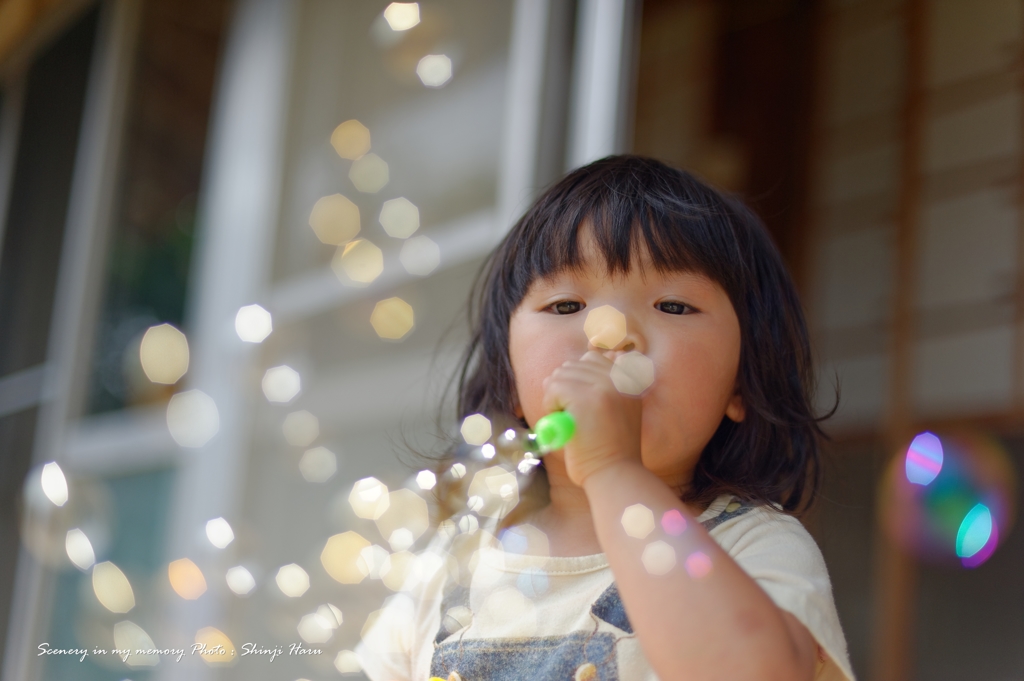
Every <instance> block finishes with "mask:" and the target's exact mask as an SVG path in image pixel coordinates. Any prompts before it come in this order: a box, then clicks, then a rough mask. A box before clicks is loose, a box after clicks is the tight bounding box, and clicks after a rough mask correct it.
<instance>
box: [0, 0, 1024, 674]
mask: <svg viewBox="0 0 1024 681" xmlns="http://www.w3.org/2000/svg"><path fill="white" fill-rule="evenodd" d="M1022 77H1024V2H1022V1H1021V0H827V1H825V0H822V1H818V2H812V1H811V0H643V2H642V3H641V2H640V0H514V1H513V0H424V1H423V2H419V3H404V4H400V3H392V4H390V5H389V3H387V2H384V1H382V0H381V1H378V0H360V1H358V2H356V1H354V0H0V239H2V255H0V655H2V679H3V681H21V680H23V679H24V680H28V679H48V680H49V679H53V680H58V679H76V680H79V679H96V680H100V679H110V680H114V681H116V680H118V679H125V678H130V679H134V680H136V681H139V680H144V679H154V680H156V679H160V680H164V679H167V680H171V679H186V678H187V679H243V678H244V679H311V680H319V679H330V678H339V677H340V676H342V675H345V676H347V677H348V678H360V673H359V670H358V665H356V664H354V663H353V660H352V656H351V654H350V653H348V652H346V651H350V650H351V649H352V648H353V647H354V646H355V644H356V643H357V642H358V640H359V636H360V631H361V630H362V628H363V626H364V624H365V622H366V621H367V617H368V615H369V614H370V613H371V611H373V610H374V609H376V608H377V607H379V604H380V602H381V600H382V599H383V598H384V597H385V596H386V595H387V594H389V593H391V591H392V590H393V589H396V588H398V585H397V583H396V577H395V575H398V574H400V572H401V570H400V564H401V563H402V561H403V560H404V559H405V557H407V556H409V555H410V554H409V553H408V552H407V549H410V548H411V547H412V548H415V547H418V546H421V545H422V541H419V537H420V535H422V534H423V529H422V525H424V523H425V520H424V518H425V516H426V513H427V510H426V508H427V507H426V504H425V503H422V502H420V501H418V500H419V499H421V498H423V497H424V496H425V495H426V488H429V487H430V485H431V479H429V477H428V478H424V477H423V476H419V477H417V476H416V471H417V470H418V469H419V468H424V467H425V464H424V463H423V462H422V461H417V460H416V458H415V456H414V455H413V454H411V452H414V451H420V450H423V451H427V450H430V449H431V448H432V447H436V445H437V443H438V442H439V441H440V440H439V438H440V437H441V436H443V435H444V434H445V433H447V434H449V435H450V434H451V433H456V434H457V429H458V425H459V424H457V423H454V422H452V421H451V419H452V417H453V414H452V413H450V412H449V413H448V414H447V418H448V419H449V421H444V420H443V419H442V420H441V421H440V422H439V421H438V411H439V409H443V408H444V406H445V405H446V404H449V405H450V402H446V401H445V395H444V387H445V385H446V381H447V378H448V377H449V376H450V373H451V371H452V370H453V369H454V367H455V362H456V359H457V357H458V354H459V352H460V351H461V349H462V345H463V342H464V340H465V338H466V327H465V318H464V303H465V300H466V297H467V295H468V293H469V290H470V287H471V285H472V282H473V277H474V275H475V273H476V272H477V270H478V268H479V266H480V264H481V262H482V259H483V258H484V256H485V255H486V254H487V253H488V252H489V250H490V249H491V248H492V247H493V246H494V245H495V244H496V243H497V241H498V240H499V239H500V238H501V236H502V234H503V233H504V232H505V230H507V229H508V227H509V225H510V224H511V223H512V222H514V220H515V219H516V218H517V217H518V215H520V214H521V213H522V211H523V210H525V208H526V207H527V206H528V205H529V202H530V201H531V200H532V198H533V197H535V196H536V195H537V194H538V192H539V191H540V190H541V189H542V188H543V187H545V186H546V185H547V184H549V183H550V182H552V181H553V180H555V179H556V178H558V177H559V176H560V175H561V174H562V173H564V172H565V171H566V170H567V169H571V168H574V167H576V166H578V165H581V164H583V163H585V162H587V161H590V160H593V159H596V158H600V157H602V156H605V155H607V154H610V153H617V152H630V151H631V152H635V153H640V154H647V155H651V156H655V157H658V158H661V159H663V160H666V161H668V162H671V163H673V164H676V165H679V166H681V167H684V168H688V169H691V170H693V171H694V172H697V173H699V174H700V175H702V176H704V177H705V178H707V179H708V180H710V181H711V182H713V183H714V184H716V185H718V186H720V187H722V188H725V189H728V190H731V191H735V192H738V193H739V194H741V195H742V196H743V197H744V198H745V199H746V200H747V201H749V202H750V204H751V205H752V206H753V207H754V208H755V209H756V210H757V211H758V213H759V214H760V215H761V216H762V217H763V219H764V220H765V222H766V224H767V225H768V227H769V229H770V230H771V232H772V234H773V235H774V237H775V239H776V241H777V243H778V245H779V247H780V249H781V251H782V253H783V254H784V256H785V258H786V260H787V262H788V264H789V266H790V268H791V270H792V272H793V274H794V277H795V279H796V281H797V282H798V286H799V289H800V292H801V295H802V296H803V301H804V305H805V309H806V310H807V314H808V317H809V321H810V325H811V328H812V333H813V339H814V349H815V354H816V357H817V360H818V364H819V368H820V372H821V385H820V390H819V393H820V394H819V404H820V406H821V408H822V409H828V408H829V407H830V406H831V404H832V402H833V400H834V396H835V388H836V386H838V387H839V388H840V390H841V399H840V405H839V409H838V411H837V412H836V415H835V416H834V418H832V419H831V420H829V421H828V423H827V426H826V430H827V431H828V433H829V435H830V436H831V438H832V440H831V442H830V443H829V444H828V446H827V468H826V483H825V488H824V493H823V496H822V499H821V501H820V503H819V504H818V505H817V507H816V508H815V509H814V511H813V512H812V513H811V514H810V515H809V516H808V517H806V518H805V519H804V521H805V523H806V524H807V525H808V527H809V528H810V529H811V530H812V532H813V533H814V534H815V536H816V538H817V540H818V541H819V544H820V545H821V547H822V550H823V552H824V554H825V557H826V560H827V562H828V566H829V570H830V573H831V576H832V579H833V585H834V590H835V598H836V603H837V606H838V608H839V613H840V617H841V619H842V624H843V627H844V630H845V632H846V636H847V640H848V642H849V646H850V654H851V658H852V662H853V666H854V669H855V671H856V672H857V674H858V677H859V678H862V679H872V680H891V681H896V680H902V679H922V680H924V679H927V680H929V681H941V680H945V679H949V680H954V679H955V680H960V679H983V680H990V681H1008V680H1009V679H1021V678H1024V645H1022V643H1024V538H1022V534H1021V532H1020V531H1019V529H1018V530H1016V531H1014V529H1013V527H1012V525H1013V521H1014V518H1015V511H1014V510H1013V494H1014V492H1013V490H1014V488H1015V487H1016V486H1017V485H1018V483H1019V482H1020V478H1019V476H1020V472H1021V471H1022V470H1024V239H1021V237H1020V235H1021V233H1022V229H1024V214H1022V212H1021V211H1022V207H1024V193H1022V191H1021V190H1022V188H1024V155H1022V148H1021V140H1022V132H1024V110H1022V103H1021V98H1022V93H1024V78H1022ZM926 429H930V430H934V431H935V432H942V433H945V432H954V431H955V432H967V431H969V432H971V433H974V434H975V435H972V437H975V439H974V440H971V439H968V440H967V441H966V442H968V444H967V445H964V446H962V447H961V448H960V451H962V452H965V454H963V457H964V458H965V460H967V461H968V462H970V461H980V462H981V463H979V464H977V466H975V467H976V468H977V467H980V468H981V469H984V470H987V471H989V473H987V474H984V475H982V474H979V475H980V477H978V476H975V478H977V479H976V480H975V482H977V480H981V482H977V484H976V485H975V486H976V487H978V486H980V487H978V489H982V488H985V489H989V491H990V492H991V493H992V494H994V495H995V497H998V499H997V502H998V503H997V504H996V506H999V508H998V509H997V508H996V506H993V503H990V502H986V503H988V504H989V507H991V508H992V509H993V510H992V513H991V514H990V515H989V516H988V521H987V522H988V525H984V523H981V524H978V523H977V522H975V524H974V525H972V526H971V527H967V525H968V521H969V520H970V519H971V518H973V519H974V520H973V521H971V522H974V521H976V520H978V518H979V516H978V515H977V513H975V511H976V510H977V508H976V507H975V508H974V509H973V510H972V511H971V513H974V515H970V514H968V516H966V517H965V516H964V514H963V512H962V509H963V508H968V507H969V506H963V505H962V503H961V506H962V509H961V511H960V512H959V515H957V516H956V518H955V520H956V522H957V523H960V522H961V519H962V522H963V524H962V525H961V527H960V530H961V536H959V537H958V540H957V541H958V543H957V554H958V555H959V556H961V557H963V556H964V555H966V553H970V551H969V550H968V549H964V551H965V552H966V553H961V548H962V546H961V545H962V544H963V543H964V542H965V541H966V542H967V543H970V541H972V540H971V536H973V537H974V540H975V543H976V544H977V546H979V547H980V546H981V545H982V544H984V545H985V546H986V547H989V548H986V549H985V550H984V551H981V552H980V553H977V554H976V555H977V556H980V559H978V560H974V561H973V562H971V561H968V559H967V558H964V560H963V561H962V562H961V561H957V560H945V559H942V557H941V556H940V557H939V559H935V557H934V556H930V555H929V554H928V553H927V552H923V551H921V550H919V548H920V547H917V546H915V545H914V542H912V541H908V540H907V539H906V537H907V536H908V535H907V534H906V533H905V532H904V533H903V534H901V533H900V532H899V531H892V530H889V529H887V528H888V527H889V526H890V525H892V524H893V523H892V522H891V521H892V520H893V514H897V513H899V509H900V508H904V507H901V506H900V504H899V503H898V501H899V498H902V497H899V494H900V492H899V489H902V488H901V487H900V485H899V484H896V483H894V482H892V480H893V479H894V478H893V475H894V474H893V471H894V470H897V469H898V471H902V470H903V469H902V468H900V466H902V465H903V463H902V462H903V458H902V457H903V455H904V453H906V451H907V449H906V448H907V445H908V443H909V442H910V440H911V438H912V437H913V436H914V434H915V433H918V432H921V431H924V430H926ZM979 433H980V435H978V434H979ZM978 437H980V438H982V439H984V441H985V442H984V444H980V445H978V444H971V443H972V442H979V441H980V440H978V439H977V438H978ZM985 438H987V439H985ZM914 442H915V446H917V444H918V443H919V441H918V440H915V441H914ZM920 442H923V443H924V444H922V445H921V446H922V447H924V446H925V445H927V442H925V441H923V440H922V441H920ZM925 449H927V448H925ZM925 449H921V451H925ZM912 451H916V450H912ZM928 451H931V450H928ZM950 451H952V450H950ZM922 456H924V458H923V459H922V458H919V459H915V461H918V462H919V463H920V461H924V462H925V464H927V462H928V461H931V460H932V459H928V456H930V455H929V454H928V453H927V451H925V454H923V455H922ZM951 456H952V454H947V460H949V461H952V460H953V459H952V458H950V457H951ZM940 457H941V454H940ZM986 462H988V463H986ZM992 462H994V463H992ZM915 465H916V464H915ZM972 465H973V464H972ZM939 466H940V467H941V458H940V459H939ZM925 469H927V466H925ZM925 469H913V470H914V471H919V470H925ZM961 469H962V470H968V469H970V466H967V468H963V467H961ZM961 469H956V470H961ZM944 470H954V469H952V468H950V466H947V468H946V469H944ZM993 471H994V472H993ZM954 473H955V470H954V472H953V473H950V475H953V474H954ZM965 475H966V474H965ZM986 475H987V477H986ZM369 476H373V479H372V480H367V478H368V477H369ZM896 477H897V478H898V477H899V476H896ZM906 477H907V478H908V479H910V481H911V482H912V483H914V484H918V485H921V484H924V485H927V484H928V482H927V480H930V478H928V477H927V476H925V478H924V480H925V482H923V483H922V481H921V479H920V478H917V479H916V482H915V478H914V477H913V476H912V467H911V457H910V456H909V455H908V456H907V458H906ZM934 477H935V476H934V475H932V476H931V478H934ZM968 477H969V476H968ZM972 479H974V478H972ZM356 481H362V482H360V483H359V484H358V486H357V487H356V488H355V491H354V493H353V485H354V484H355V483H356ZM965 484H966V483H965ZM972 484H973V483H972ZM986 485H987V486H988V487H987V488H986V487H985V486H986ZM904 486H905V485H904ZM961 487H962V486H961ZM958 489H960V488H958ZM982 491H984V490H982ZM350 493H353V494H354V496H352V497H351V498H350ZM979 494H980V492H979ZM961 496H962V495H961ZM976 496H977V495H976ZM982 497H984V495H982ZM982 497H978V498H982ZM995 497H994V498H995ZM972 498H973V497H972ZM382 499H383V500H385V501H387V500H390V506H391V508H392V511H393V512H392V514H391V515H388V512H387V511H386V510H382V509H384V508H385V507H386V506H387V504H386V503H385V505H384V506H383V507H382V506H381V503H380V500H382ZM893 499H896V501H893ZM922 503H923V502H922ZM958 503H959V502H958ZM971 503H973V501H972V502H971ZM999 504H1001V505H999ZM979 505H980V504H979ZM954 506H955V504H954ZM928 508H931V507H928ZM944 508H947V510H948V508H950V506H949V504H948V503H947V504H946V506H945V507H944ZM925 510H926V511H927V508H926V509H925ZM399 512H400V517H399V516H396V515H395V514H396V513H399ZM951 512H952V511H951ZM947 515H948V514H947ZM901 518H902V516H901ZM374 519H376V522H375V520H374ZM982 520H984V518H982ZM997 525H998V532H997V531H996V526H997ZM396 528H398V530H401V531H396ZM965 528H966V529H965ZM971 528H974V529H971ZM978 528H981V529H980V530H979V529H978ZM986 528H987V529H986ZM965 532H966V534H964V533H965ZM971 532H975V535H971ZM977 532H982V535H977ZM346 533H348V534H346ZM968 535H970V536H968ZM976 535H977V536H976ZM997 535H998V536H997ZM978 536H980V537H981V539H980V540H978ZM901 537H902V539H901ZM965 537H967V539H965ZM329 538H330V539H329ZM417 542H418V543H417ZM979 542H980V543H979ZM997 544H998V546H997ZM993 549H994V550H993ZM971 550H973V551H980V549H978V548H975V549H971ZM354 556H359V558H358V560H356V558H355V557H354ZM947 558H948V557H947ZM979 560H980V563H979ZM389 574H390V575H391V577H390V578H389V576H388V575H389ZM299 641H301V642H303V645H304V646H305V647H306V648H318V649H320V650H322V653H321V654H320V655H306V656H296V655H288V654H284V655H282V656H280V657H277V658H276V659H275V660H274V661H273V662H270V661H269V656H253V657H246V658H236V659H234V660H231V659H228V660H227V661H226V664H225V663H223V662H224V660H223V659H217V658H210V659H208V660H207V662H208V663H206V664H204V663H203V662H201V661H199V659H198V658H196V657H194V656H190V655H186V656H185V658H184V659H182V660H181V662H175V661H174V658H173V657H168V656H161V657H152V658H147V657H145V656H141V657H140V656H136V657H133V658H129V662H130V663H131V664H126V663H124V662H122V661H121V660H120V659H118V658H117V657H116V656H113V655H90V656H88V657H87V658H86V659H85V661H82V662H79V661H78V658H77V657H72V656H56V655H54V656H40V655H39V654H38V649H37V646H38V645H39V644H40V643H42V642H48V643H49V644H50V646H51V647H52V648H65V649H67V648H88V649H89V650H92V649H93V648H102V649H107V650H110V649H113V648H115V647H116V648H123V647H126V646H131V647H132V648H146V647H157V648H162V649H163V648H179V647H180V648H186V649H190V647H191V645H192V644H193V643H194V642H204V643H207V644H209V645H210V646H215V645H217V644H222V645H224V646H225V647H226V649H230V648H231V647H234V648H235V649H236V650H238V651H240V650H241V646H242V645H243V643H246V642H255V643H257V644H259V645H261V646H264V647H267V648H273V647H275V646H278V645H281V646H284V647H285V653H287V652H288V651H287V646H288V645H289V644H291V643H294V642H299ZM254 657H256V658H257V659H253V658H254Z"/></svg>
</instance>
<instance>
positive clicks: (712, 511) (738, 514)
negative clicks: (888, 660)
mask: <svg viewBox="0 0 1024 681" xmlns="http://www.w3.org/2000/svg"><path fill="white" fill-rule="evenodd" d="M698 520H699V521H700V522H701V523H702V524H703V525H704V527H705V528H706V529H707V530H708V532H709V533H710V535H711V537H712V538H713V539H714V540H715V541H716V542H718V544H719V546H721V547H722V549H723V550H724V551H725V552H726V553H728V554H729V555H730V556H731V557H732V558H733V560H735V561H736V563H737V564H739V565H740V567H742V568H743V569H744V570H745V571H746V572H747V574H749V575H750V576H751V577H752V578H753V579H754V580H755V581H756V582H757V583H758V584H759V585H760V586H761V588H762V589H764V591H765V592H766V593H767V594H768V596H769V597H770V598H771V599H772V600H773V601H774V602H775V604H776V605H777V606H778V607H779V608H781V609H782V610H785V611H787V612H790V613H792V614H793V615H794V616H795V617H796V618H797V619H798V620H799V621H800V622H801V623H802V624H803V625H804V626H805V627H807V630H808V631H809V632H810V633H811V635H812V636H813V637H814V639H815V641H816V642H817V644H818V652H819V655H818V659H819V662H818V666H817V672H816V675H815V679H816V680H817V681H842V680H844V679H845V680H847V681H853V672H852V671H851V668H850V662H849V659H848V656H847V651H846V640H845V638H844V637H843V631H842V628H841V627H840V624H839V617H838V615H837V613H836V609H835V604H834V602H833V600H832V587H831V584H830V582H829V578H828V571H827V569H826V567H825V562H824V560H823V559H822V556H821V552H820V551H819V549H818V547H817V545H816V544H815V543H814V540H813V539H812V538H811V536H810V534H809V533H808V532H807V530H806V529H804V527H803V525H801V524H800V522H799V521H798V520H796V519H795V518H793V517H791V516H787V515H784V514H782V513H780V512H777V511H774V510H772V509H769V508H765V507H757V506H751V505H747V504H743V503H740V502H739V501H736V500H733V499H732V498H731V497H729V496H721V497H719V498H718V499H716V500H715V501H714V502H713V503H712V504H711V505H710V506H709V507H708V508H707V510H706V511H705V512H704V513H702V514H701V516H700V517H699V518H698ZM470 537H472V538H473V539H472V540H470ZM488 538H489V535H487V533H486V532H484V531H482V530H478V531H477V532H476V533H474V534H473V535H460V536H459V537H457V538H456V541H455V545H454V546H450V547H447V550H446V551H442V550H441V549H440V546H439V545H438V544H435V546H434V547H433V548H432V549H428V552H431V555H432V556H434V557H435V558H434V560H433V564H434V565H433V567H434V568H435V569H434V571H433V574H432V576H431V578H429V579H427V580H425V581H422V582H420V583H419V584H418V585H417V586H416V587H414V588H412V589H410V590H409V591H407V592H405V593H401V594H397V595H396V596H393V597H392V598H391V599H390V600H389V602H388V604H387V606H386V607H385V608H384V610H383V612H382V613H381V615H380V617H379V618H378V620H377V622H376V623H375V624H374V625H373V626H372V627H371V628H370V630H369V631H368V632H367V633H366V636H365V637H364V639H363V642H362V643H361V644H360V645H359V647H358V648H357V654H358V655H359V658H360V661H361V663H362V665H363V669H364V671H365V672H366V674H367V675H368V676H369V678H370V679H372V680H373V681H426V680H427V679H428V678H430V677H432V676H438V677H441V678H445V679H447V678H448V677H449V674H450V673H451V672H457V673H458V675H459V677H460V678H461V679H462V680H463V681H478V680H483V679H486V680H487V681H527V680H530V681H533V680H534V679H567V680H568V679H577V680H582V679H594V680H595V681H596V680H597V679H600V680H601V681H616V680H618V679H622V680H623V681H626V680H629V681H633V680H636V681H641V680H643V681H656V679H657V677H656V676H655V674H654V672H653V671H652V670H651V668H650V665H649V664H648V662H647V659H646V658H645V656H644V654H643V651H642V650H641V648H640V643H639V641H638V640H637V638H636V636H635V634H634V633H633V629H632V627H631V625H630V623H629V619H628V617H627V616H626V613H625V610H624V608H623V605H622V601H621V600H620V599H619V595H618V590H617V588H616V587H615V582H614V578H613V575H612V571H611V568H610V567H609V566H608V561H607V560H606V558H605V556H604V554H596V555H592V556H578V557H556V558H544V557H538V556H533V555H522V554H517V553H513V552H511V551H508V550H503V549H502V548H501V545H500V544H497V543H496V542H494V541H493V538H491V541H488ZM506 544H507V542H506ZM506 548H508V547H507V546H506ZM477 549H478V550H477ZM449 553H451V554H456V555H458V554H460V553H461V555H462V558H463V560H462V561H461V563H462V569H461V571H460V569H459V568H457V567H455V566H456V565H457V561H451V560H450V559H449V557H448V556H449ZM427 562H428V563H429V562H430V561H427ZM460 581H461V584H460ZM666 605H669V604H666Z"/></svg>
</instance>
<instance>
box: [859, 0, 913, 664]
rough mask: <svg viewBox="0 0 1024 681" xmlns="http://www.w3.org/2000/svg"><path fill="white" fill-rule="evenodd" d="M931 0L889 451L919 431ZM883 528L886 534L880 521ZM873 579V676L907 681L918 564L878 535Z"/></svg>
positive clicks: (906, 186) (904, 238)
mask: <svg viewBox="0 0 1024 681" xmlns="http://www.w3.org/2000/svg"><path fill="white" fill-rule="evenodd" d="M926 1H927V0H906V4H905V5H904V31H905V40H906V48H907V49H906V55H907V56H906V59H907V61H906V92H905V100H904V107H903V112H902V121H901V132H902V138H903V156H902V162H901V168H900V175H901V177H900V197H899V207H898V211H899V212H898V215H897V222H896V244H895V245H896V258H895V263H896V272H895V276H894V283H895V289H894V291H893V318H892V339H891V343H892V344H891V354H890V385H889V389H890V403H889V420H888V422H887V423H886V429H885V437H884V444H885V447H886V449H887V451H888V452H893V453H895V452H897V451H898V450H899V448H901V447H902V446H905V445H906V443H907V441H908V440H909V439H910V436H911V434H912V432H913V430H912V429H913V425H914V414H913V391H912V383H913V363H914V335H915V333H914V331H915V319H914V317H915V310H914V307H915V306H914V301H915V298H916V290H915V289H916V283H917V266H916V265H917V262H916V260H917V258H916V250H917V230H918V224H919V221H920V215H921V201H922V183H923V177H922V172H921V167H922V163H921V161H922V155H923V135H924V123H925V55H926V54H927V52H926V50H927V22H926V12H927V6H926V4H925V3H926ZM877 527H879V528H881V523H878V525H877ZM877 546H878V547H879V551H878V554H877V560H876V572H875V574H876V579H875V598H876V601H875V627H874V636H875V638H874V646H873V659H872V669H871V678H872V679H873V680H874V681H906V680H907V679H909V678H910V677H911V673H912V669H911V665H912V659H913V655H912V654H913V648H914V640H915V637H914V624H915V623H914V616H915V605H916V600H917V599H916V591H917V588H916V587H917V564H916V562H915V560H914V559H913V557H912V556H910V555H909V554H907V553H906V552H905V551H904V550H903V549H902V547H900V546H899V545H897V544H895V543H893V542H891V541H889V539H888V538H887V537H886V536H885V534H884V533H882V532H881V531H879V536H878V542H877Z"/></svg>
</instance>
